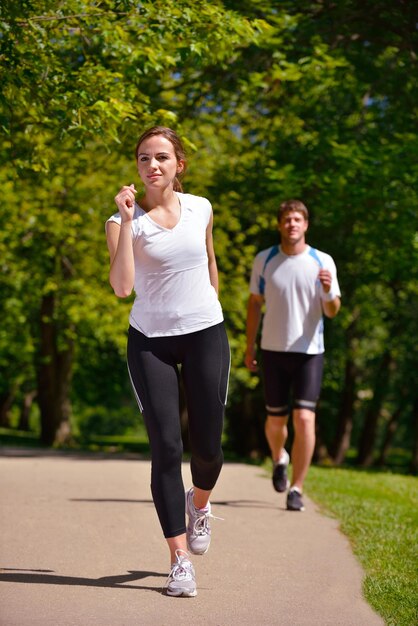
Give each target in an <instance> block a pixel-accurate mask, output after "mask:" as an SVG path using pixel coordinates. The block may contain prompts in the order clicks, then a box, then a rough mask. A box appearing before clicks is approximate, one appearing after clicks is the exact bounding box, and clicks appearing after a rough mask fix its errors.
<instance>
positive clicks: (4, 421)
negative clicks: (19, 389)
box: [0, 389, 15, 428]
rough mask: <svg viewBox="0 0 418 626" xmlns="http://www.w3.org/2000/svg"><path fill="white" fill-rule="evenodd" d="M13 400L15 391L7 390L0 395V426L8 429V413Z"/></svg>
mask: <svg viewBox="0 0 418 626" xmlns="http://www.w3.org/2000/svg"><path fill="white" fill-rule="evenodd" d="M14 398H15V391H14V390H10V389H8V390H7V391H6V392H5V393H3V394H2V395H0V426H2V427H3V428H9V426H10V417H9V412H10V408H11V406H12V404H13V400H14Z"/></svg>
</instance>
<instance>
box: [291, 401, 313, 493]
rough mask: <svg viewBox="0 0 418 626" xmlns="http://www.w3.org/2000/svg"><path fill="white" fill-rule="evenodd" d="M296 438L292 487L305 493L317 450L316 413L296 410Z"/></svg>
mask: <svg viewBox="0 0 418 626" xmlns="http://www.w3.org/2000/svg"><path fill="white" fill-rule="evenodd" d="M293 427H294V431H295V436H294V440H293V446H292V484H291V488H292V487H297V488H298V489H299V490H300V492H301V493H302V491H303V483H304V481H305V478H306V475H307V473H308V469H309V466H310V464H311V461H312V456H313V453H314V449H315V413H314V411H310V410H309V409H294V411H293Z"/></svg>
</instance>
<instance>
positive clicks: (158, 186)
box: [106, 126, 230, 596]
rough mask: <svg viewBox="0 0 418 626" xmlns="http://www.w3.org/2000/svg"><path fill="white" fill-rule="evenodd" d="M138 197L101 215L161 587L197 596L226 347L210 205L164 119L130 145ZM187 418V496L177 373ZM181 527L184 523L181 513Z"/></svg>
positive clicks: (215, 467) (122, 199)
mask: <svg viewBox="0 0 418 626" xmlns="http://www.w3.org/2000/svg"><path fill="white" fill-rule="evenodd" d="M135 157H136V161H137V167H138V173H139V176H140V179H141V181H142V183H143V185H144V188H145V191H144V195H143V196H142V197H141V199H140V200H139V201H138V203H137V202H136V201H135V196H136V193H137V191H136V189H135V186H134V185H129V186H124V187H122V189H121V190H120V191H119V193H118V194H117V195H116V197H115V202H116V205H117V207H118V213H116V214H114V215H113V216H112V217H111V218H110V219H109V220H108V221H107V222H106V234H107V244H108V248H109V254H110V276H109V278H110V284H111V285H112V287H113V290H114V292H115V294H116V295H117V296H119V297H121V298H124V297H127V296H129V295H130V294H131V292H132V290H134V291H135V295H136V298H135V301H134V303H133V306H132V309H131V313H130V317H129V331H128V346H127V358H128V370H129V376H130V379H131V382H132V386H133V389H134V393H135V396H136V399H137V402H138V405H139V408H140V410H141V412H142V414H143V417H144V421H145V425H146V428H147V432H148V437H149V442H150V448H151V460H152V463H151V491H152V497H153V500H154V504H155V507H156V511H157V514H158V517H159V520H160V524H161V528H162V531H163V534H164V537H165V539H166V541H167V544H168V547H169V550H170V564H171V571H170V574H169V577H168V580H167V584H166V590H167V594H168V595H171V596H195V595H196V593H197V591H196V580H195V571H194V568H193V565H192V563H191V561H190V553H192V554H204V553H205V552H207V550H208V549H209V544H210V537H211V535H210V525H209V518H210V517H211V507H210V502H209V497H210V494H211V491H212V489H213V487H214V486H215V484H216V481H217V479H218V476H219V473H220V471H221V467H222V464H223V453H222V448H221V434H222V428H223V417H224V410H225V403H226V396H227V389H228V377H229V366H230V352H229V344H228V339H227V335H226V332H225V328H224V322H223V314H222V308H221V305H220V302H219V300H218V295H217V292H218V272H217V266H216V258H215V253H214V248H213V240H212V223H213V214H212V207H211V204H210V202H209V201H208V200H207V199H205V198H202V197H198V196H194V195H190V194H185V193H183V191H182V187H181V184H180V182H179V177H181V175H182V174H183V173H184V171H185V168H186V158H185V153H184V150H183V147H182V144H181V142H180V139H179V137H178V135H177V134H176V133H175V132H174V131H173V130H171V129H169V128H165V127H162V126H156V127H153V128H151V129H149V130H147V131H146V132H144V133H143V134H142V135H141V137H140V138H139V141H138V143H137V146H136V151H135ZM180 376H181V378H182V381H183V385H184V390H185V396H186V402H187V410H188V422H189V438H190V447H191V462H190V468H191V475H192V482H193V486H192V487H191V488H190V489H189V490H188V491H187V493H186V494H185V492H184V486H183V480H182V474H181V463H182V453H183V448H182V437H181V425H180V415H179V379H180ZM186 511H187V515H188V524H187V528H186V516H185V513H186Z"/></svg>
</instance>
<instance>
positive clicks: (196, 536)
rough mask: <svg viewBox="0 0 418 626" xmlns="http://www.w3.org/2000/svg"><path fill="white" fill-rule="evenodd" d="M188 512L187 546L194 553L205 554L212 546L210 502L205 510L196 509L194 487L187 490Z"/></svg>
mask: <svg viewBox="0 0 418 626" xmlns="http://www.w3.org/2000/svg"><path fill="white" fill-rule="evenodd" d="M186 512H187V515H188V516H189V522H188V524H187V547H188V548H189V550H190V552H191V553H192V554H205V553H206V552H207V551H208V550H209V546H210V524H209V518H211V517H213V515H212V514H211V507H210V502H208V505H207V508H206V509H205V510H202V509H196V507H195V505H194V502H193V487H191V488H190V489H189V491H187V492H186Z"/></svg>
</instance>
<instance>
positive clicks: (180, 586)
mask: <svg viewBox="0 0 418 626" xmlns="http://www.w3.org/2000/svg"><path fill="white" fill-rule="evenodd" d="M165 586H166V590H167V595H168V596H177V597H178V596H183V597H186V598H192V597H193V596H196V595H197V590H196V577H195V572H194V567H193V565H192V563H191V561H190V560H189V555H188V554H187V552H184V550H176V562H175V563H173V565H172V566H171V572H170V574H169V576H168V578H167V582H166V585H165Z"/></svg>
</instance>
